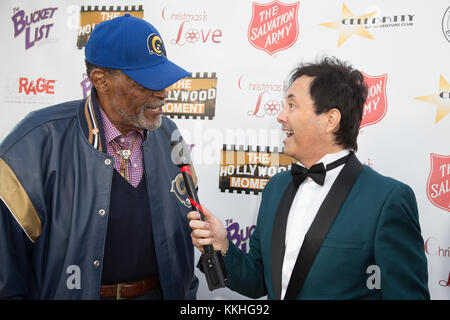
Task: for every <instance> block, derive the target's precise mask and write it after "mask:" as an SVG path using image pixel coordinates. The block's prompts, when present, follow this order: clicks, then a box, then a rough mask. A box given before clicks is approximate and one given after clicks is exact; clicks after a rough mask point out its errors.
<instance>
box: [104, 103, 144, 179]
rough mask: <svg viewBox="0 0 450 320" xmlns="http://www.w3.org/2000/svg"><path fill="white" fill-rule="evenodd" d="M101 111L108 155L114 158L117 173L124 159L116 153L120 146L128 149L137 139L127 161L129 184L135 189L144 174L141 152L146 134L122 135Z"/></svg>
mask: <svg viewBox="0 0 450 320" xmlns="http://www.w3.org/2000/svg"><path fill="white" fill-rule="evenodd" d="M99 109H100V114H101V116H102V122H103V130H104V131H105V139H106V148H107V149H108V154H109V155H110V156H112V157H113V158H114V169H116V170H117V172H119V173H120V162H121V159H123V158H122V156H121V155H119V154H117V153H116V151H118V145H120V148H121V149H128V148H130V146H131V144H132V143H133V141H134V139H135V138H136V142H135V143H134V146H133V150H131V155H130V157H129V158H128V161H127V170H128V176H129V181H128V183H130V184H131V185H132V186H133V187H137V186H138V185H139V182H140V181H141V179H142V175H143V174H144V163H143V161H142V151H141V146H142V142H143V141H144V132H143V131H131V132H129V133H128V134H127V135H126V136H124V135H122V133H120V131H119V130H117V128H116V127H115V126H114V125H113V124H112V123H111V121H109V119H108V117H107V116H106V114H105V113H104V112H103V110H102V109H101V108H99ZM113 141H115V142H113Z"/></svg>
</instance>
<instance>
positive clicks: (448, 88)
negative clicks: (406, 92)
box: [414, 74, 450, 124]
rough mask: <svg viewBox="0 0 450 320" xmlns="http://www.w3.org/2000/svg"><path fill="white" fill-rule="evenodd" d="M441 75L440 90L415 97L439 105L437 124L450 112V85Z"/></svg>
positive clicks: (435, 121)
mask: <svg viewBox="0 0 450 320" xmlns="http://www.w3.org/2000/svg"><path fill="white" fill-rule="evenodd" d="M440 76H441V77H440V79H439V92H437V93H435V94H430V95H427V96H422V97H416V98H414V99H416V100H420V101H425V102H429V103H432V104H435V105H436V106H437V109H436V119H435V120H434V123H435V124H436V123H438V122H439V121H441V120H442V119H443V118H444V117H445V116H446V115H447V113H449V112H450V85H449V84H448V82H447V80H445V78H444V77H443V76H442V74H441V75H440Z"/></svg>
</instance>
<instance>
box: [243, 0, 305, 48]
mask: <svg viewBox="0 0 450 320" xmlns="http://www.w3.org/2000/svg"><path fill="white" fill-rule="evenodd" d="M299 4H300V3H299V2H295V3H291V4H284V3H282V2H280V1H278V0H275V1H273V2H271V3H267V4H262V3H256V2H253V3H252V17H251V19H250V24H249V26H248V41H249V42H250V44H251V45H252V46H254V47H255V48H257V49H260V50H263V51H265V52H267V53H268V54H270V55H273V54H274V53H276V52H278V51H281V50H285V49H287V48H290V47H292V46H293V45H294V43H295V42H296V41H297V38H298V34H299V27H298V7H299Z"/></svg>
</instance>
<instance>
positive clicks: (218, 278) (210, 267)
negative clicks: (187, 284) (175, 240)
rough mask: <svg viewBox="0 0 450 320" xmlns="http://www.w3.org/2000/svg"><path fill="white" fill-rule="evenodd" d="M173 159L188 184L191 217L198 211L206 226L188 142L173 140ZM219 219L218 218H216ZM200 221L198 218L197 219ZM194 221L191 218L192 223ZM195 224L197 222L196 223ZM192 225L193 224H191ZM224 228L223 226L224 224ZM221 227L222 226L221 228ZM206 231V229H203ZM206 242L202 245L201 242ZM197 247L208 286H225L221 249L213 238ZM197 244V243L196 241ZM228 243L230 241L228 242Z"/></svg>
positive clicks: (226, 278)
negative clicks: (217, 248) (215, 246)
mask: <svg viewBox="0 0 450 320" xmlns="http://www.w3.org/2000/svg"><path fill="white" fill-rule="evenodd" d="M172 161H173V162H174V163H175V164H176V165H177V166H178V167H179V168H180V171H181V173H182V175H183V180H184V184H185V186H186V191H187V194H188V197H189V201H190V202H191V205H192V208H193V210H194V211H192V212H190V213H189V215H190V216H191V217H193V216H196V217H198V216H197V215H196V213H198V215H199V218H200V221H199V222H201V223H202V224H200V225H201V226H202V227H205V226H206V225H205V223H206V222H205V212H206V211H205V212H204V211H203V208H202V206H201V205H200V201H199V199H198V196H197V191H196V190H195V185H194V181H193V178H192V173H191V169H190V165H191V159H190V157H189V151H188V149H187V146H186V144H185V143H184V142H183V141H173V142H172ZM211 217H212V215H211V213H210V212H209V211H208V212H207V217H206V218H208V219H211V221H213V219H212V218H211ZM216 220H217V219H216ZM197 221H198V220H197ZM192 222H193V221H192V220H191V223H192ZM194 224H195V223H194ZM191 227H192V226H191ZM222 228H223V226H222ZM219 229H220V228H219ZM194 231H195V230H194ZM194 231H193V234H192V235H191V236H192V239H193V242H194V239H195V236H194ZM202 231H203V232H204V230H202ZM200 242H202V243H204V244H203V245H200V244H199V243H200ZM225 242H226V231H225ZM197 243H198V244H197V245H196V246H197V247H198V248H202V250H201V251H202V252H203V253H202V255H201V257H200V265H201V269H202V271H203V272H204V273H205V277H206V281H207V283H208V288H209V290H210V291H213V290H214V289H218V288H223V287H225V286H226V285H227V283H228V277H227V272H226V268H225V264H224V262H223V258H222V252H221V250H220V251H219V250H214V247H213V245H212V239H209V241H208V239H205V240H203V241H197ZM194 244H195V243H194ZM226 244H227V245H228V242H226Z"/></svg>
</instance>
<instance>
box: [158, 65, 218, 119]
mask: <svg viewBox="0 0 450 320" xmlns="http://www.w3.org/2000/svg"><path fill="white" fill-rule="evenodd" d="M216 95H217V76H216V73H215V72H211V73H207V72H205V73H200V72H196V73H193V74H192V76H191V77H187V78H183V79H181V80H179V81H178V82H176V83H174V84H173V85H171V86H170V87H169V88H168V96H167V99H166V102H165V104H164V106H163V112H164V114H165V115H166V116H168V117H170V118H193V119H196V118H200V119H205V118H207V119H209V120H211V119H213V118H214V115H215V111H216Z"/></svg>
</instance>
